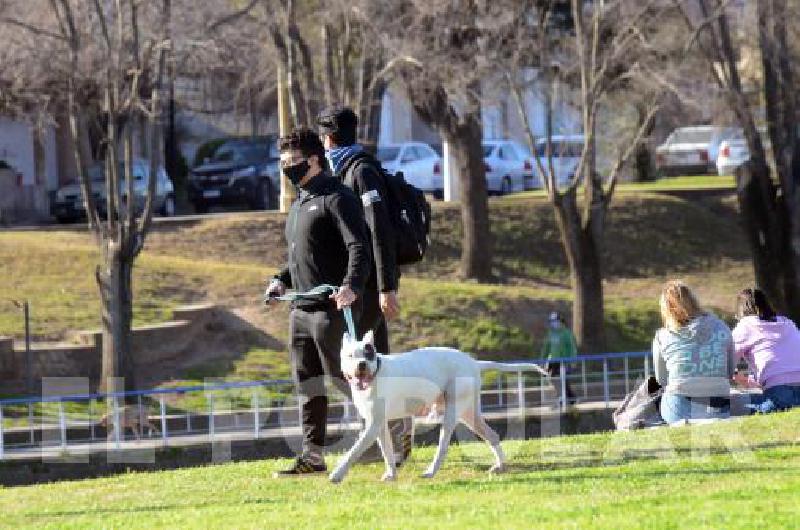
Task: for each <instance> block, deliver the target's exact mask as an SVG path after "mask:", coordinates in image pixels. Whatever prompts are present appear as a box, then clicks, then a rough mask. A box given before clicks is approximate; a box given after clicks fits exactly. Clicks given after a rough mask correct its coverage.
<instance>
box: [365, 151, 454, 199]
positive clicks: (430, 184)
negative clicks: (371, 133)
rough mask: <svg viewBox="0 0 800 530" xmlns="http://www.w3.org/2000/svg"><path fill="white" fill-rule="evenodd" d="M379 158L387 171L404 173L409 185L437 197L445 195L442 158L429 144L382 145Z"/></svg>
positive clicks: (378, 153) (378, 152) (378, 154)
mask: <svg viewBox="0 0 800 530" xmlns="http://www.w3.org/2000/svg"><path fill="white" fill-rule="evenodd" d="M377 158H378V160H380V161H381V164H382V165H383V167H384V169H386V170H387V171H390V172H392V173H396V172H398V171H402V172H403V176H404V177H405V179H406V182H408V183H409V184H413V185H414V186H416V187H418V188H419V189H421V190H422V191H425V192H428V193H433V194H434V196H436V197H441V196H442V195H443V193H444V181H443V179H442V157H441V156H439V154H438V153H437V152H436V151H434V150H433V148H432V147H431V146H429V145H428V144H425V143H422V142H404V143H399V144H385V145H380V146H378V151H377Z"/></svg>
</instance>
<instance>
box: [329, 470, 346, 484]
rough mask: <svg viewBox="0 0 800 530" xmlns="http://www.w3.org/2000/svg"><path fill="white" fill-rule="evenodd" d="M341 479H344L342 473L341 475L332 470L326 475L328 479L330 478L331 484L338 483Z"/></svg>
mask: <svg viewBox="0 0 800 530" xmlns="http://www.w3.org/2000/svg"><path fill="white" fill-rule="evenodd" d="M343 479H344V475H342V474H341V473H336V472H333V473H331V474H330V475H328V480H330V481H331V483H332V484H338V483H340V482H341V481H342V480H343Z"/></svg>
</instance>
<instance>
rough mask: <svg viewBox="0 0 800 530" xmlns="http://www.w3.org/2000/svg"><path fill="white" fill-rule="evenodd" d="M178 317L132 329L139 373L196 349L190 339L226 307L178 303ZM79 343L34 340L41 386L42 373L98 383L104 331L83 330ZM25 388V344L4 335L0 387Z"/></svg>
mask: <svg viewBox="0 0 800 530" xmlns="http://www.w3.org/2000/svg"><path fill="white" fill-rule="evenodd" d="M173 316H174V317H175V318H176V320H173V321H170V322H165V323H162V324H155V325H151V326H141V327H137V328H134V330H133V350H134V354H135V356H136V361H137V376H138V375H139V372H141V373H143V374H144V377H143V383H144V384H145V385H147V384H149V383H150V382H151V381H150V378H149V377H148V374H147V372H148V371H152V370H150V369H151V368H152V367H161V366H168V365H170V364H171V363H175V362H178V361H180V360H182V359H184V358H185V357H186V356H187V355H190V354H191V353H192V348H191V344H192V341H193V340H195V339H196V338H197V336H198V334H200V333H203V332H206V333H207V332H209V331H211V332H213V331H214V330H215V329H216V328H217V327H218V326H221V325H222V323H221V322H222V319H223V318H224V317H225V314H224V311H223V310H221V309H219V308H217V307H216V306H213V305H197V306H186V307H183V308H178V309H176V310H175V311H174V313H173ZM77 338H78V341H79V344H36V343H34V344H33V345H32V347H31V359H32V372H31V373H32V376H33V381H34V387H35V391H36V392H38V391H39V388H40V383H41V380H42V378H43V377H86V378H88V379H89V381H90V387H91V389H92V390H94V389H96V388H97V387H98V383H99V381H100V370H101V352H102V344H103V340H102V334H101V332H100V331H86V332H81V333H79V334H78V336H77ZM24 389H25V350H24V345H23V344H21V343H16V344H14V342H13V340H12V339H10V338H7V337H0V393H6V394H16V393H21V392H24Z"/></svg>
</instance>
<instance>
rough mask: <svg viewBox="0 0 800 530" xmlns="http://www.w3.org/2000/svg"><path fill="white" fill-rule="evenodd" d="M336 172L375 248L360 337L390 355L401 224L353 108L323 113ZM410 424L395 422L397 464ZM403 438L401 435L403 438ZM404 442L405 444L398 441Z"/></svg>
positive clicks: (328, 152)
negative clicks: (356, 201) (370, 337)
mask: <svg viewBox="0 0 800 530" xmlns="http://www.w3.org/2000/svg"><path fill="white" fill-rule="evenodd" d="M317 125H318V126H319V133H320V136H321V137H322V141H323V145H324V146H325V150H326V156H327V158H328V163H329V164H330V169H331V173H333V175H334V176H335V177H336V178H338V179H339V180H340V181H341V182H343V183H344V184H345V185H346V186H348V187H349V188H351V189H352V190H353V191H354V192H355V194H356V195H357V196H358V197H359V198H360V199H361V204H362V206H363V207H364V218H365V220H366V222H367V228H368V231H369V238H368V239H369V241H370V242H371V250H372V258H373V262H372V275H371V276H370V278H369V280H368V281H367V285H366V287H365V289H364V296H363V299H362V307H361V317H360V318H359V321H358V324H357V327H358V333H359V335H360V336H363V334H364V333H366V332H367V331H369V330H372V331H373V333H374V336H375V348H376V349H377V351H378V352H379V353H383V354H388V353H389V352H390V350H389V333H388V328H387V324H386V322H387V320H391V319H393V318H395V317H396V316H397V315H398V314H399V312H400V304H399V303H398V300H397V287H398V280H399V277H400V273H399V269H398V266H397V255H396V245H397V242H396V235H397V234H396V228H395V226H394V224H395V223H394V221H393V220H392V218H391V212H390V204H389V190H388V189H387V188H388V183H387V182H386V178H385V175H384V172H383V170H382V168H381V165H380V162H379V161H378V160H376V159H375V158H374V157H373V156H372V155H370V154H369V153H367V152H366V151H365V150H364V148H363V147H362V146H361V145H360V144H358V143H357V142H356V133H357V130H358V117H357V116H356V114H355V112H353V110H352V109H350V108H347V107H341V106H333V107H329V108H327V109H324V110H323V111H322V112H321V113H320V114H319V116H318V117H317ZM408 423H410V422H402V421H401V422H396V423H394V424H392V425H390V429H391V431H392V434H393V436H392V438H393V441H394V445H395V452H396V453H397V456H398V458H397V462H401V461H402V460H404V459H405V458H407V457H408V455H409V453H410V451H411V438H410V434H406V433H410V426H409V425H407V424H408ZM398 438H399V439H398ZM398 442H399V445H398Z"/></svg>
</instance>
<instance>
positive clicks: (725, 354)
mask: <svg viewBox="0 0 800 530" xmlns="http://www.w3.org/2000/svg"><path fill="white" fill-rule="evenodd" d="M659 305H660V308H661V317H662V319H663V323H664V327H662V328H661V329H659V330H658V331H657V332H656V335H655V338H654V339H653V366H655V371H656V378H657V379H658V382H659V383H660V384H661V386H662V387H663V388H664V395H663V397H662V398H661V416H662V417H663V418H664V421H666V422H667V423H675V422H680V421H684V420H689V419H707V418H724V417H727V416H729V413H730V397H729V396H730V378H731V376H732V375H733V369H734V366H735V364H734V362H733V339H732V337H731V331H730V329H728V326H727V325H725V323H724V322H723V321H721V320H720V319H719V318H717V317H716V316H714V315H712V314H711V313H709V312H707V311H704V310H703V309H702V307H701V306H700V303H699V302H698V301H697V297H695V295H694V293H693V292H692V291H691V289H689V286H687V285H686V284H685V283H683V282H682V281H680V280H672V281H669V282H667V283H666V284H665V285H664V288H663V289H662V291H661V298H660V300H659Z"/></svg>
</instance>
